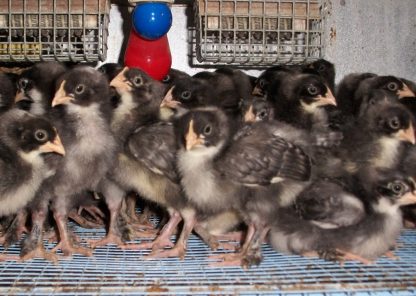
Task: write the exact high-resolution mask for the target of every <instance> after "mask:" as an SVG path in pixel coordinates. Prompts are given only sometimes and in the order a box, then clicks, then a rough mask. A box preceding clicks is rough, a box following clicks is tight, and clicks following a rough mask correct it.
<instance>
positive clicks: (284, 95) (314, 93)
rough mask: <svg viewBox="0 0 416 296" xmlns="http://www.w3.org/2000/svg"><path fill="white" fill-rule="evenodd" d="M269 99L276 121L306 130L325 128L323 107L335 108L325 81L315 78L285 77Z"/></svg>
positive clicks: (299, 75) (301, 75) (300, 75)
mask: <svg viewBox="0 0 416 296" xmlns="http://www.w3.org/2000/svg"><path fill="white" fill-rule="evenodd" d="M268 96H269V97H270V98H272V101H273V103H274V107H275V117H276V119H278V120H282V121H284V122H287V123H290V124H292V125H294V126H296V127H299V128H303V129H307V130H313V129H316V128H318V127H319V128H321V127H322V128H326V126H327V119H328V117H327V113H326V111H325V109H324V108H322V107H323V106H327V105H336V102H335V98H334V96H333V94H332V92H331V90H330V89H329V87H328V86H327V85H326V83H325V81H324V80H323V79H322V78H321V77H320V76H318V75H314V74H295V75H288V76H286V77H285V78H284V79H283V81H282V86H281V87H280V88H278V89H276V92H275V93H274V92H273V93H269V95H268Z"/></svg>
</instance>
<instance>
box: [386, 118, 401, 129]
mask: <svg viewBox="0 0 416 296" xmlns="http://www.w3.org/2000/svg"><path fill="white" fill-rule="evenodd" d="M389 126H390V127H391V128H392V129H394V130H397V129H399V128H400V120H399V119H398V118H397V117H394V118H392V119H390V121H389Z"/></svg>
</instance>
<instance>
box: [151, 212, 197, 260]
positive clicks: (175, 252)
mask: <svg viewBox="0 0 416 296" xmlns="http://www.w3.org/2000/svg"><path fill="white" fill-rule="evenodd" d="M181 215H182V217H183V219H184V225H183V229H182V232H181V235H180V236H179V239H178V241H177V242H176V244H175V246H174V247H173V248H172V249H169V250H158V251H156V252H152V253H151V254H150V255H148V256H146V257H144V259H154V258H170V257H179V258H180V259H181V260H183V259H184V258H185V255H186V247H187V244H188V239H189V236H190V235H191V233H192V230H193V229H194V226H195V224H196V223H197V220H196V216H195V212H194V211H193V210H185V211H183V212H182V213H181Z"/></svg>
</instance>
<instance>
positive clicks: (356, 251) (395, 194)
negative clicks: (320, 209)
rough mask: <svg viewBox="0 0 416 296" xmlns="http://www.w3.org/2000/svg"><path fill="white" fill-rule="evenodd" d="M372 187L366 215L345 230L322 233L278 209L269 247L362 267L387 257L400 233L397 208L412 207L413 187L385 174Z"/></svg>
mask: <svg viewBox="0 0 416 296" xmlns="http://www.w3.org/2000/svg"><path fill="white" fill-rule="evenodd" d="M375 184H376V185H375V186H374V187H373V188H372V190H371V191H370V192H371V199H370V208H369V212H368V213H366V215H365V216H364V217H363V218H362V219H361V220H359V221H358V222H357V223H353V224H351V225H348V226H345V227H339V228H336V229H325V228H322V227H320V226H317V225H315V224H314V223H311V221H309V220H306V219H302V218H301V217H299V216H298V215H297V214H296V212H295V211H294V209H293V208H291V207H287V208H281V209H280V210H279V211H278V212H277V213H276V220H275V222H274V224H273V226H272V228H271V230H270V243H271V245H272V247H273V248H274V249H276V250H277V251H279V252H285V253H294V254H303V255H318V256H320V257H323V258H325V259H329V260H337V261H344V260H358V261H361V262H363V263H369V262H371V261H370V260H375V259H377V257H379V256H381V255H384V254H386V253H389V250H390V249H391V248H392V247H394V246H395V242H396V239H397V237H398V236H399V234H400V230H401V229H402V214H401V211H400V209H399V207H400V206H402V205H407V204H413V203H416V192H415V183H414V181H413V179H411V178H408V177H406V176H404V175H402V174H398V173H389V174H388V175H387V176H383V177H382V178H381V179H379V180H378V182H376V183H375ZM335 194H336V193H335ZM338 194H344V193H343V192H342V191H340V192H339V193H338ZM357 202H359V197H357Z"/></svg>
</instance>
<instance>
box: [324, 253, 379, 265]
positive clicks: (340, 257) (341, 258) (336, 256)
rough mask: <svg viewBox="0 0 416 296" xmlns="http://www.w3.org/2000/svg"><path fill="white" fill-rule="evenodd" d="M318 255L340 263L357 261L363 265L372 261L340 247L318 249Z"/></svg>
mask: <svg viewBox="0 0 416 296" xmlns="http://www.w3.org/2000/svg"><path fill="white" fill-rule="evenodd" d="M318 255H319V257H320V258H322V259H325V260H329V261H336V262H339V263H340V264H341V265H343V264H344V262H345V261H358V262H361V263H362V264H365V265H369V264H372V263H373V261H371V260H369V259H366V258H364V257H361V256H359V255H356V254H353V253H350V252H347V251H343V250H340V249H329V250H320V251H318Z"/></svg>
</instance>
